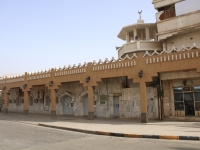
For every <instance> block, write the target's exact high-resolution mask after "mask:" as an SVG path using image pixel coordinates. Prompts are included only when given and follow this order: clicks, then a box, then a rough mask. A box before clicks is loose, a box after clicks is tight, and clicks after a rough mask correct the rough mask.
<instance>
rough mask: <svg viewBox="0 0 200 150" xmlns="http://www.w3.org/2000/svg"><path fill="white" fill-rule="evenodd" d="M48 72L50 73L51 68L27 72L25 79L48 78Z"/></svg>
mask: <svg viewBox="0 0 200 150" xmlns="http://www.w3.org/2000/svg"><path fill="white" fill-rule="evenodd" d="M50 73H51V69H49V70H45V71H38V72H31V73H27V80H36V79H43V78H49V77H50Z"/></svg>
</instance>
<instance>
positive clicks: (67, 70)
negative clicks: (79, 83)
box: [55, 62, 88, 76]
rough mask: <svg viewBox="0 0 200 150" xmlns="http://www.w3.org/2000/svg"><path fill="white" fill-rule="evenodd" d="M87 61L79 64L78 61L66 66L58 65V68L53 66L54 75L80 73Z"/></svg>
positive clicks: (82, 71)
mask: <svg viewBox="0 0 200 150" xmlns="http://www.w3.org/2000/svg"><path fill="white" fill-rule="evenodd" d="M87 65H88V63H86V62H85V63H84V64H83V65H81V63H79V64H78V65H76V64H74V65H73V66H71V65H69V66H68V67H66V66H64V67H59V68H58V69H57V68H55V76H65V75H72V74H80V73H85V72H86V67H87Z"/></svg>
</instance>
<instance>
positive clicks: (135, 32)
mask: <svg viewBox="0 0 200 150" xmlns="http://www.w3.org/2000/svg"><path fill="white" fill-rule="evenodd" d="M133 34H134V36H133V38H134V41H135V40H136V39H135V37H136V36H137V29H134V30H133Z"/></svg>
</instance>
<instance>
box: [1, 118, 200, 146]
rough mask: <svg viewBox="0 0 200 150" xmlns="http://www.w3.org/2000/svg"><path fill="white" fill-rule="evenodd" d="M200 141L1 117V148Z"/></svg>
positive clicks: (169, 144)
mask: <svg viewBox="0 0 200 150" xmlns="http://www.w3.org/2000/svg"><path fill="white" fill-rule="evenodd" d="M199 145H200V141H176V140H175V141H174V140H173V141H169V140H155V139H133V138H119V137H109V136H98V135H90V134H83V133H78V132H71V131H65V130H58V129H51V128H45V127H39V126H37V125H36V124H35V125H34V124H27V123H22V122H18V121H16V120H13V121H12V120H6V119H5V118H4V119H2V118H0V150H21V149H30V150H35V149H37V150H40V149H41V150H51V149H52V150H55V149H56V150H62V149H65V150H66V149H67V150H79V149H80V150H102V149H103V150H113V149H114V150H133V149H139V150H140V149H141V150H147V149H148V150H149V149H154V150H156V149H158V150H168V149H170V150H199V149H200V148H199Z"/></svg>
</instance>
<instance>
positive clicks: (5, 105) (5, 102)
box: [4, 92, 8, 114]
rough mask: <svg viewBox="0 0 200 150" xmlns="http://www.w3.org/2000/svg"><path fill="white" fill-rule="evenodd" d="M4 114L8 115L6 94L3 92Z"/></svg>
mask: <svg viewBox="0 0 200 150" xmlns="http://www.w3.org/2000/svg"><path fill="white" fill-rule="evenodd" d="M4 113H5V114H7V113H8V92H4Z"/></svg>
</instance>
